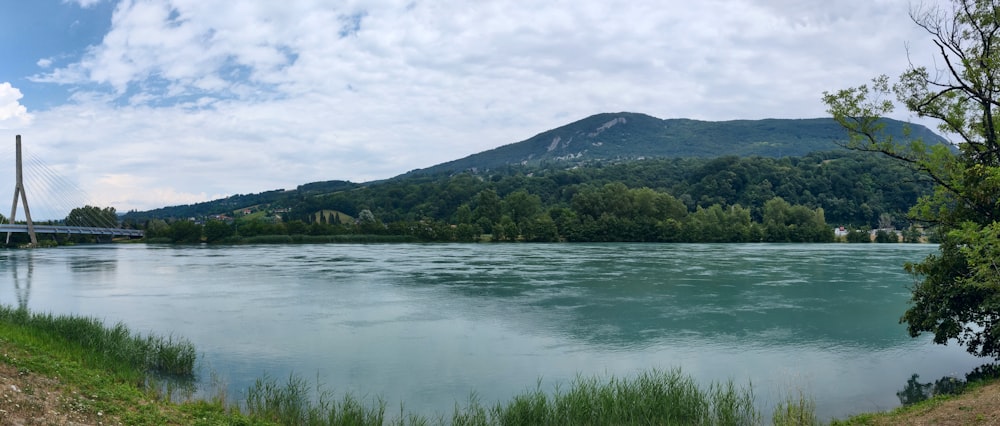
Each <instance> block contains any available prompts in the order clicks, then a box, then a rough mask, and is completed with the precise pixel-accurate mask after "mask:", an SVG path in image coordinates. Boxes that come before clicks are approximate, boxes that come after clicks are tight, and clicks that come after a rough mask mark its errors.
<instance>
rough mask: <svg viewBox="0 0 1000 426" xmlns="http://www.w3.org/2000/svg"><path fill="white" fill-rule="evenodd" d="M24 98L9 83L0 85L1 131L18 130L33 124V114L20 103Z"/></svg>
mask: <svg viewBox="0 0 1000 426" xmlns="http://www.w3.org/2000/svg"><path fill="white" fill-rule="evenodd" d="M23 96H24V95H22V94H21V91H20V90H18V89H17V88H16V87H14V86H11V84H10V83H9V82H3V83H0V129H17V128H20V127H23V126H26V125H28V124H29V123H31V118H32V117H31V114H28V109H27V108H25V107H24V105H21V104H20V102H19V101H20V99H21V98H22V97H23Z"/></svg>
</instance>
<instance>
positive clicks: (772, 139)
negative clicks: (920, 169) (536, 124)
mask: <svg viewBox="0 0 1000 426" xmlns="http://www.w3.org/2000/svg"><path fill="white" fill-rule="evenodd" d="M907 125H908V124H907V123H904V122H902V121H897V120H891V119H886V120H885V126H886V127H885V130H886V132H887V133H888V134H890V135H893V136H894V137H903V135H904V127H905V126H907ZM909 127H910V137H913V138H922V139H923V140H924V141H925V142H927V143H929V144H933V143H946V140H945V139H944V138H942V137H941V136H939V135H937V134H936V133H934V132H932V131H930V130H929V129H927V128H926V127H924V126H921V125H915V124H909ZM846 140H847V132H846V130H844V128H843V127H841V126H840V125H839V124H837V122H836V121H834V120H833V119H832V118H814V119H764V120H732V121H699V120H690V119H683V118H680V119H659V118H656V117H652V116H649V115H646V114H639V113H631V112H620V113H604V114H596V115H592V116H590V117H587V118H584V119H582V120H579V121H576V122H573V123H570V124H567V125H565V126H562V127H559V128H556V129H552V130H548V131H545V132H542V133H539V134H538V135H535V136H533V137H531V138H530V139H527V140H524V141H521V142H517V143H512V144H509V145H504V146H501V147H499V148H495V149H492V150H489V151H484V152H481V153H478V154H473V155H470V156H468V157H465V158H461V159H458V160H453V161H449V162H446V163H442V164H438V165H436V166H432V167H428V168H426V169H418V170H414V171H411V172H409V173H407V174H406V175H410V174H424V173H438V172H448V171H451V172H455V171H462V170H472V169H478V170H482V169H491V168H496V167H501V166H504V165H507V164H540V163H546V162H548V163H557V162H588V161H596V160H634V159H641V158H651V157H702V158H712V157H721V156H725V155H736V156H740V157H748V156H762V157H797V156H802V155H806V154H808V153H811V152H816V151H830V150H835V149H839V145H837V143H838V142H844V141H846ZM406 175H404V176H406Z"/></svg>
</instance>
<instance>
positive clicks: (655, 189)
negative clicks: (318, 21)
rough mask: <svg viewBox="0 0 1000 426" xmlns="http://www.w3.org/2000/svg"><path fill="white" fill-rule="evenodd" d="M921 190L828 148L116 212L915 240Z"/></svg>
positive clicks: (521, 170)
mask: <svg viewBox="0 0 1000 426" xmlns="http://www.w3.org/2000/svg"><path fill="white" fill-rule="evenodd" d="M929 193H930V184H929V183H928V182H926V181H924V180H921V179H920V178H919V177H918V175H917V174H916V173H915V172H914V171H913V170H910V169H908V168H906V167H903V166H900V165H898V164H895V163H893V162H891V161H887V160H885V159H881V160H879V159H873V158H872V156H866V155H860V154H857V153H852V152H850V151H841V152H825V153H814V154H810V155H807V156H804V157H795V158H792V157H786V158H764V157H749V158H740V157H722V158H715V159H704V158H669V159H662V158H661V159H646V160H632V161H622V162H597V163H594V164H588V165H585V166H582V167H573V168H566V167H564V166H561V165H558V164H548V165H540V166H507V167H504V168H502V169H499V170H488V171H476V170H469V171H465V172H461V173H450V174H414V175H406V176H402V177H398V178H394V179H390V180H386V181H380V182H373V183H369V184H363V185H362V184H351V183H349V182H333V183H330V184H329V185H323V184H320V183H317V184H310V185H303V186H301V187H299V188H298V189H296V190H291V191H270V192H266V193H261V194H256V195H252V196H251V195H241V196H234V197H230V198H228V199H225V200H218V201H215V202H208V203H200V204H195V205H190V206H178V207H170V208H164V209H158V210H153V211H149V212H129V213H128V214H126V215H125V216H124V221H125V224H126V226H130V227H136V228H142V229H145V230H146V232H147V237H148V238H149V240H150V241H153V242H175V243H185V242H186V243H191V242H200V241H204V242H208V243H234V242H247V241H253V239H254V238H258V237H262V236H289V237H292V239H293V240H296V239H297V240H299V241H310V239H314V237H330V236H336V237H337V238H346V239H349V238H347V237H341V236H348V235H354V236H357V235H367V236H376V237H379V238H381V237H384V236H395V237H406V238H409V239H412V240H418V241H461V242H467V241H483V240H487V241H531V242H548V241H569V242H576V241H589V242H605V241H628V242H758V241H765V242H827V241H833V240H834V235H833V231H832V230H833V228H834V227H835V226H845V227H846V229H847V230H851V229H856V230H861V231H862V232H863V233H866V235H868V232H869V231H870V230H876V229H883V230H884V231H886V232H890V233H897V231H898V234H903V231H906V235H907V236H911V238H910V240H912V241H916V240H917V239H919V238H920V237H921V235H922V234H921V230H920V229H918V228H912V227H911V224H910V223H909V222H907V220H906V214H905V212H906V211H907V209H908V208H909V207H910V206H912V205H913V204H914V203H916V201H917V199H918V198H919V197H920V196H922V195H927V194H929ZM297 236H301V237H297ZM307 237H308V238H307ZM269 238H270V237H269ZM367 238H372V237H367ZM315 239H316V240H323V238H315ZM265 240H267V241H271V240H274V241H278V240H281V241H288V238H282V237H278V238H271V239H270V240H268V239H265Z"/></svg>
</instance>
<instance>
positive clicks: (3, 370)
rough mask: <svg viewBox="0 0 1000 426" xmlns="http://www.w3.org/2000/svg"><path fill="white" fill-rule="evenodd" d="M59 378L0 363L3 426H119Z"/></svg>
mask: <svg viewBox="0 0 1000 426" xmlns="http://www.w3.org/2000/svg"><path fill="white" fill-rule="evenodd" d="M89 401H90V398H89V397H88V396H86V395H80V394H79V393H77V392H73V391H72V390H70V389H67V388H66V386H64V385H63V384H62V383H60V381H59V380H58V379H54V378H51V377H44V376H40V375H38V374H35V373H30V372H23V371H18V370H17V368H15V367H13V366H11V365H9V364H4V363H0V425H3V426H7V425H18V426H21V425H116V424H120V422H119V421H118V420H117V419H114V418H107V416H105V415H104V413H101V412H99V411H98V412H93V410H91V409H89V408H88V407H91V406H92V404H90V403H89Z"/></svg>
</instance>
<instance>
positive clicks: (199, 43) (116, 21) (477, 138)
mask: <svg viewBox="0 0 1000 426" xmlns="http://www.w3.org/2000/svg"><path fill="white" fill-rule="evenodd" d="M0 5H2V7H0V11H2V13H0V37H2V42H0V201H2V200H8V199H11V197H12V194H13V187H14V179H13V178H14V170H13V146H14V143H13V142H14V136H15V135H16V134H20V135H22V137H23V140H24V142H23V143H24V150H25V156H26V157H30V158H32V159H33V160H32V161H34V162H35V163H37V164H38V165H39V166H36V167H41V168H42V170H43V172H41V173H42V174H41V175H40V179H43V180H44V179H45V177H46V176H58V177H60V178H61V179H65V180H66V181H68V182H70V183H71V184H72V185H75V186H76V187H78V188H81V189H82V190H83V191H84V192H85V193H86V194H87V202H89V203H92V204H97V205H100V206H113V207H115V208H117V209H118V210H119V211H125V210H130V209H138V210H146V209H151V208H156V207H162V206H167V205H176V204H186V203H192V202H198V201H204V200H209V199H215V198H220V197H223V196H227V195H232V194H236V193H255V192H260V191H265V190H271V189H278V188H294V187H295V186H297V185H299V184H303V183H308V182H314V181H322V180H333V179H343V180H351V181H355V182H363V181H368V180H374V179H383V178H388V177H392V176H395V175H397V174H400V173H403V172H406V171H409V170H412V169H415V168H423V167H428V166H432V165H435V164H438V163H441V162H444V161H448V160H453V159H456V158H460V157H464V156H466V155H469V154H473V153H476V152H480V151H483V150H487V149H491V148H495V147H497V146H500V145H504V144H508V143H512V142H517V141H520V140H524V139H527V138H529V137H531V136H533V135H535V134H537V133H540V132H543V131H545V130H548V129H551V128H554V127H558V126H561V125H563V124H567V123H570V122H572V121H575V120H578V119H581V118H584V117H587V116H589V115H592V114H596V113H601V112H617V111H632V112H642V113H646V114H650V115H653V116H656V117H660V118H694V119H702V120H731V119H759V118H811V117H821V116H825V108H824V106H823V105H822V103H821V102H820V97H821V95H822V92H823V91H825V90H835V89H839V88H844V87H848V86H853V85H858V84H862V83H865V82H867V81H868V80H869V79H870V78H871V77H874V76H875V75H877V74H882V73H886V74H890V75H898V73H899V72H900V71H902V70H903V69H904V68H905V66H906V64H907V61H908V57H907V52H908V51H909V56H910V57H911V58H912V59H913V61H914V62H919V63H927V64H932V63H933V62H932V61H933V58H932V56H931V53H932V51H931V50H930V48H929V47H930V40H929V38H928V37H927V35H926V34H924V33H922V32H921V31H920V30H919V29H917V28H916V27H915V26H914V25H913V24H912V23H911V22H910V20H909V17H908V12H909V9H910V5H909V3H908V2H906V1H905V0H837V1H801V0H702V1H697V2H692V1H681V0H658V1H646V0H600V1H594V0H548V1H544V2H541V1H538V2H535V1H514V0H510V1H503V0H476V1H467V0H466V1H453V0H370V1H354V0H344V1H337V0H283V1H272V0H256V1H251V0H247V1H238V2H237V1H231V0H32V1H22V0H0ZM897 118H903V119H906V118H907V116H906V115H905V114H903V115H901V116H899V117H897ZM5 170H6V171H5ZM36 182H37V179H36ZM32 184H33V183H32V182H31V181H28V182H26V183H25V185H26V186H27V188H28V193H29V202H30V201H31V200H32V199H35V198H38V199H40V201H38V202H36V203H35V204H45V203H48V200H47V199H45V197H46V196H45V195H43V194H34V193H32V191H33V189H32V186H31V185H32ZM38 185H42V184H38ZM4 194H7V195H4ZM0 207H2V206H0ZM69 207H70V208H71V207H73V206H69ZM32 208H33V209H36V207H35V206H34V205H33V206H32ZM43 208H45V206H38V207H37V209H39V210H41V209H43ZM0 211H2V212H3V213H4V214H7V213H8V212H9V211H7V210H2V209H0Z"/></svg>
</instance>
